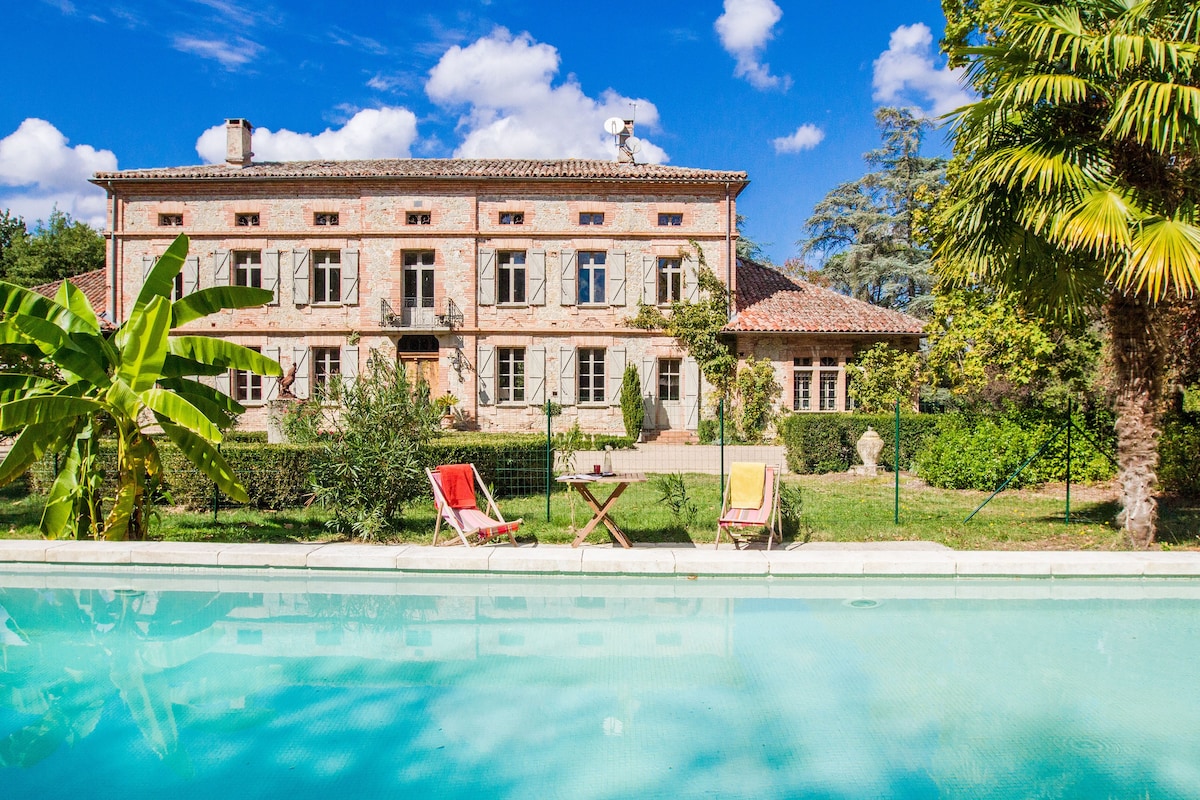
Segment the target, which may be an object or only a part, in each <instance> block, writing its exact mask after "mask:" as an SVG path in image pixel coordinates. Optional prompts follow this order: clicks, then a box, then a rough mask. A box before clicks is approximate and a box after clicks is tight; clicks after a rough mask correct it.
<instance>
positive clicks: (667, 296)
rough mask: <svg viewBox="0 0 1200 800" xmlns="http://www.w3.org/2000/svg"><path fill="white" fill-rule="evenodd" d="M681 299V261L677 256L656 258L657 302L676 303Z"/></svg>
mask: <svg viewBox="0 0 1200 800" xmlns="http://www.w3.org/2000/svg"><path fill="white" fill-rule="evenodd" d="M682 299H683V261H682V259H678V258H660V259H659V260H658V304H659V305H660V306H665V305H668V304H669V303H678V302H679V301H680V300H682Z"/></svg>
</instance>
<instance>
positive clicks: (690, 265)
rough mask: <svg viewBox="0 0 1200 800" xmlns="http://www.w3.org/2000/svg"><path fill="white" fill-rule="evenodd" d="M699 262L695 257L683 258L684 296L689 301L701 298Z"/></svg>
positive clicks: (692, 301)
mask: <svg viewBox="0 0 1200 800" xmlns="http://www.w3.org/2000/svg"><path fill="white" fill-rule="evenodd" d="M699 268H700V265H699V262H697V261H696V259H694V258H685V259H684V260H683V296H684V297H686V298H687V301H688V302H689V303H694V302H696V301H697V300H699V299H700V275H699Z"/></svg>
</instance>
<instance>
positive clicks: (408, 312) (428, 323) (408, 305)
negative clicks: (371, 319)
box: [379, 300, 463, 331]
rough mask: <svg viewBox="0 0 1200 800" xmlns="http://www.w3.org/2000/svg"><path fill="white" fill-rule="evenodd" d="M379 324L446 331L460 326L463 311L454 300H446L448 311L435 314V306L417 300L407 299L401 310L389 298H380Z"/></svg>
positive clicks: (389, 326) (390, 326)
mask: <svg viewBox="0 0 1200 800" xmlns="http://www.w3.org/2000/svg"><path fill="white" fill-rule="evenodd" d="M379 302H380V315H379V316H380V319H379V324H380V325H381V326H382V327H384V328H407V329H410V330H425V331H445V330H453V329H454V328H460V327H462V324H463V313H462V311H461V310H460V309H459V307H458V306H457V305H455V303H454V301H453V300H447V301H446V313H444V314H435V313H434V311H433V308H431V307H428V306H418V305H417V302H416V301H415V300H405V301H403V304H402V305H401V307H400V309H399V311H397V310H396V309H394V308H392V304H391V303H389V302H388V301H387V300H380V301H379Z"/></svg>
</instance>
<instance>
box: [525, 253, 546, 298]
mask: <svg viewBox="0 0 1200 800" xmlns="http://www.w3.org/2000/svg"><path fill="white" fill-rule="evenodd" d="M529 305H531V306H544V305H546V251H545V250H531V251H530V253H529Z"/></svg>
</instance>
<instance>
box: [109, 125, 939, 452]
mask: <svg viewBox="0 0 1200 800" xmlns="http://www.w3.org/2000/svg"><path fill="white" fill-rule="evenodd" d="M251 140H252V128H251V125H250V124H249V123H248V122H247V121H245V120H229V121H228V122H227V141H228V148H227V160H226V163H224V164H217V165H208V166H192V167H172V168H163V169H141V170H125V171H120V172H111V173H99V174H97V175H96V176H95V177H94V178H93V179H92V182H93V183H95V184H97V185H98V186H101V187H103V188H104V189H106V190H107V192H108V195H109V214H110V217H109V227H110V231H109V235H110V241H109V255H108V263H107V268H106V273H107V274H106V276H105V286H106V287H107V292H108V296H107V297H106V301H107V302H106V303H105V306H106V307H107V308H108V310H109V314H110V317H111V318H112V319H113V321H114V322H116V323H120V322H121V321H122V320H123V319H124V315H125V313H126V312H127V310H128V309H129V308H130V307H131V306H132V304H133V301H134V298H135V297H136V295H137V292H138V290H139V288H140V286H141V284H142V281H143V279H144V276H145V274H146V272H147V271H148V270H149V268H150V267H151V266H152V265H153V263H154V261H155V259H156V258H157V257H158V256H159V255H161V254H162V253H163V251H164V250H165V249H166V248H167V246H168V245H169V244H170V243H171V242H172V241H173V240H174V239H175V237H176V236H177V235H178V234H179V233H181V232H186V233H187V234H188V236H189V238H190V240H191V250H190V254H189V256H188V259H187V262H186V265H185V268H184V270H183V272H182V273H181V275H180V276H179V279H178V280H177V282H176V287H175V291H176V293H177V294H179V295H182V294H186V293H188V292H193V291H196V290H197V289H199V288H202V287H209V286H219V285H225V284H235V285H245V286H256V287H261V288H265V289H269V290H271V291H272V292H273V293H274V299H273V300H272V302H271V304H270V305H269V306H267V307H265V308H259V309H252V310H247V311H226V312H222V313H221V315H220V316H219V317H216V318H213V317H210V318H206V319H205V320H203V321H198V322H196V323H193V325H196V326H199V325H203V326H204V327H203V329H201V328H199V327H197V328H196V329H195V330H193V331H190V332H192V333H204V334H207V335H212V336H220V337H223V338H227V339H229V340H231V341H235V342H238V343H240V344H243V345H246V346H248V347H253V348H257V349H259V350H261V352H263V353H264V354H265V355H267V356H269V357H271V358H275V359H277V360H278V361H279V362H280V363H281V364H282V365H283V367H284V369H285V371H286V370H288V369H289V368H290V367H292V366H295V368H296V379H295V382H294V384H293V385H292V387H291V388H292V391H293V393H294V394H295V395H296V396H297V397H299V398H302V399H303V398H307V397H310V396H311V395H312V392H313V390H314V388H315V387H316V386H317V385H318V384H320V383H323V382H325V381H328V380H329V379H330V378H331V377H332V376H333V375H337V374H341V375H343V376H346V377H350V378H352V377H354V376H356V375H357V374H358V373H359V371H360V370H361V369H363V368H364V367H365V365H366V360H367V356H368V353H369V352H370V351H371V350H378V351H381V352H383V353H384V354H386V355H387V356H388V357H389V358H391V357H394V358H396V359H398V360H399V361H401V362H403V363H404V364H405V365H406V366H407V367H408V368H409V370H410V374H414V373H415V374H417V375H420V376H421V377H422V378H423V379H425V380H426V381H428V382H429V384H430V386H431V389H432V393H433V394H434V396H439V395H443V394H446V393H450V394H453V395H455V396H456V397H457V398H459V404H458V406H457V407H456V411H457V413H458V414H459V416H460V419H461V421H462V422H463V423H464V424H465V425H467V426H469V427H478V428H480V429H483V430H500V431H528V430H540V429H541V428H542V426H544V424H545V422H544V420H545V417H544V411H543V406H544V403H545V402H546V401H547V400H550V401H552V402H556V403H559V404H561V405H562V406H563V414H564V417H565V418H566V420H567V421H568V423H569V422H570V420H571V419H572V418H574V419H578V420H579V424H580V427H581V428H583V429H584V430H585V431H593V432H601V431H614V432H615V431H621V430H623V424H622V418H621V410H620V405H619V403H620V389H621V380H622V376H623V373H624V371H625V368H626V365H627V364H633V365H635V366H636V367H637V369H638V371H639V374H640V378H641V383H642V390H643V393H644V395H645V404H646V407H647V412H648V413H647V427H648V428H650V427H652V428H653V429H654V430H656V431H661V432H664V435H665V436H666V437H667V438H675V439H686V438H689V437H690V435H691V434H692V432H694V431H695V430H696V427H697V424H698V422H699V420H700V417H701V413H702V403H703V401H704V396H705V386H704V385H703V382H702V380H701V377H700V371H699V369H698V367H697V365H696V363H695V362H694V361H693V360H692V359H690V358H689V357H688V356H687V354H686V353H685V352H684V351H683V350H682V348H681V347H680V346H679V344H678V342H676V341H675V340H673V339H671V338H670V337H668V336H666V335H664V334H662V333H656V332H653V331H642V330H636V329H633V328H631V327H629V326H627V325H626V324H625V320H626V319H627V318H629V317H631V316H633V315H634V314H636V313H637V310H638V305H639V304H647V305H658V306H667V305H670V304H671V303H672V302H675V301H677V300H681V299H689V298H695V297H696V295H697V281H696V276H697V269H698V266H699V264H700V263H701V261H703V263H705V264H707V265H708V267H709V268H710V269H712V270H713V271H714V272H715V273H716V275H717V276H718V277H719V278H721V279H722V280H723V281H725V282H726V284H727V285H731V286H732V287H733V289H734V296H735V298H736V301H735V308H734V309H733V313H732V315H731V316H732V319H731V321H730V326H729V330H730V332H731V333H732V334H733V335H734V336H735V337H736V341H737V349H738V352H739V355H741V356H744V357H748V356H751V355H753V356H755V357H756V358H760V359H761V358H769V359H770V360H771V361H772V362H773V363H775V365H776V369H777V373H778V378H779V383H780V385H781V386H783V387H784V392H783V396H782V399H781V404H782V405H783V406H784V407H786V408H792V409H794V410H797V411H840V410H845V409H846V408H847V400H846V394H845V386H846V374H845V368H846V364H847V362H848V361H849V360H850V359H851V358H852V357H853V355H854V352H855V351H856V349H858V348H861V347H864V346H869V345H870V344H873V343H874V342H876V341H879V340H881V339H886V340H889V341H892V342H893V343H894V344H895V345H896V346H898V347H902V348H904V349H915V348H916V346H917V341H918V338H919V336H920V331H921V323H920V321H919V320H916V319H914V318H912V317H908V316H906V315H903V314H899V313H897V312H892V311H886V310H884V309H879V308H875V307H873V306H870V305H868V304H865V303H861V302H858V301H855V300H852V299H850V298H846V297H843V296H841V295H839V294H837V293H835V292H831V291H829V290H826V289H822V288H820V287H815V286H811V285H808V284H802V283H797V282H794V281H792V280H790V279H788V278H787V277H785V276H783V275H781V274H780V273H778V272H776V271H774V270H771V269H768V268H766V267H762V266H759V265H756V264H751V263H745V262H743V263H739V262H738V261H737V259H736V256H735V253H736V245H737V230H736V227H735V220H736V218H737V208H736V203H737V197H738V195H739V194H740V193H741V192H742V190H744V189H745V188H746V186H747V185H748V183H749V181H748V179H747V176H746V173H744V172H734V171H719V170H704V169H689V168H683V167H673V166H663V165H654V164H636V163H632V159H630V158H623V159H618V160H614V161H593V160H578V159H563V160H519V159H488V160H464V159H388V160H362V161H301V162H282V163H262V162H255V161H254V160H253V158H252V156H253V153H252V150H251ZM622 152H624V151H622ZM217 385H218V388H221V389H223V390H225V391H227V392H229V393H230V394H231V395H232V396H234V397H235V398H236V399H237V400H238V401H239V402H241V403H243V404H244V405H246V406H247V407H248V408H249V409H250V412H249V413H248V414H247V417H246V418H245V424H246V425H247V427H263V426H264V425H265V423H266V413H265V405H266V404H267V403H268V402H269V401H270V400H272V399H273V398H274V397H275V395H276V393H277V392H278V381H276V380H275V379H264V378H259V377H258V376H255V375H250V374H245V373H239V372H236V371H235V372H232V373H231V374H229V375H228V376H222V377H221V378H218V380H217Z"/></svg>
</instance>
